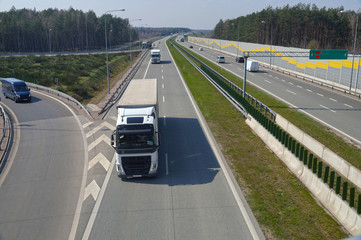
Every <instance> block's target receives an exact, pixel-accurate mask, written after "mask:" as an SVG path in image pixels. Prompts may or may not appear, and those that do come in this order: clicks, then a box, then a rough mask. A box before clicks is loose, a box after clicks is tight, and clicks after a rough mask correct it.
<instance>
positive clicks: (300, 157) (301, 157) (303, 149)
mask: <svg viewBox="0 0 361 240" xmlns="http://www.w3.org/2000/svg"><path fill="white" fill-rule="evenodd" d="M304 151H305V147H304V146H301V150H300V156H299V157H298V158H299V159H300V161H303V153H304Z"/></svg>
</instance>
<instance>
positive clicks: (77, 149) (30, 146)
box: [0, 91, 84, 240]
mask: <svg viewBox="0 0 361 240" xmlns="http://www.w3.org/2000/svg"><path fill="white" fill-rule="evenodd" d="M1 95H2V94H1ZM32 96H33V101H32V102H31V103H15V102H14V101H12V100H9V99H5V98H2V102H3V103H4V104H6V105H7V106H9V108H10V109H12V111H13V112H14V114H15V115H16V117H17V119H18V122H15V123H14V128H15V131H16V132H20V138H19V139H17V140H16V141H18V143H19V144H18V147H16V143H15V144H14V147H13V151H14V153H15V155H14V157H13V159H9V160H8V163H7V166H6V168H9V169H8V173H7V175H6V178H5V179H3V182H2V184H1V186H0V239H16V240H20V239H26V240H29V239H34V240H35V239H36V240H39V239H44V240H45V239H67V238H68V235H69V232H70V228H71V225H72V223H73V218H74V213H75V209H76V204H77V201H78V197H79V190H80V184H81V177H82V174H83V172H82V169H83V165H84V149H83V139H82V134H81V131H80V128H79V124H78V122H77V121H76V119H75V118H74V116H73V115H72V114H71V112H70V111H69V110H68V109H67V108H65V107H64V106H63V105H62V104H60V103H59V102H58V101H55V100H53V99H52V98H48V97H46V96H44V95H43V94H38V93H36V92H35V91H32ZM16 148H17V149H16ZM2 178H4V176H2Z"/></svg>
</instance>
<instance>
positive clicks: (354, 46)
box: [349, 11, 359, 92]
mask: <svg viewBox="0 0 361 240" xmlns="http://www.w3.org/2000/svg"><path fill="white" fill-rule="evenodd" d="M358 13H359V11H357V12H356V27H355V38H354V40H353V54H352V67H351V79H350V89H349V91H350V92H351V87H352V75H353V67H354V61H355V52H356V41H357V27H358ZM357 68H358V67H357Z"/></svg>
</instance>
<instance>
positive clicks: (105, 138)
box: [88, 134, 110, 151]
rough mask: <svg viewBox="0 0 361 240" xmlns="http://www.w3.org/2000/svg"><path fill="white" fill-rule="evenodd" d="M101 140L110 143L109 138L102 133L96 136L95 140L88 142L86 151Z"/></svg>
mask: <svg viewBox="0 0 361 240" xmlns="http://www.w3.org/2000/svg"><path fill="white" fill-rule="evenodd" d="M101 141H104V142H106V143H107V144H108V145H110V138H109V137H107V136H105V135H104V134H103V135H101V136H100V137H98V139H97V140H95V141H94V142H92V143H91V144H89V146H88V151H90V150H92V149H93V148H94V147H95V146H96V145H98V144H99V143H100V142H101Z"/></svg>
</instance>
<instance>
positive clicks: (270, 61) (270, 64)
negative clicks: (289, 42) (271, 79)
mask: <svg viewBox="0 0 361 240" xmlns="http://www.w3.org/2000/svg"><path fill="white" fill-rule="evenodd" d="M262 24H266V21H262ZM270 25H271V42H270V45H271V50H270V57H269V66H270V68H272V21H270ZM263 32H265V30H264V31H263ZM265 39H266V37H265ZM265 44H266V40H265Z"/></svg>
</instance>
